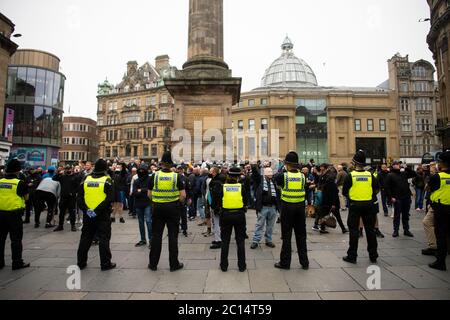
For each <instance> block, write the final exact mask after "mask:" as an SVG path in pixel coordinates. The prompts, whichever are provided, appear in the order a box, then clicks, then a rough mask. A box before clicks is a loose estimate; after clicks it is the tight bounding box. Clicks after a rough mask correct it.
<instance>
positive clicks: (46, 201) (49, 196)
mask: <svg viewBox="0 0 450 320" xmlns="http://www.w3.org/2000/svg"><path fill="white" fill-rule="evenodd" d="M35 200H36V201H35V205H34V222H35V223H37V224H39V221H40V218H41V212H42V211H43V210H44V208H45V205H47V223H51V222H52V220H53V213H54V210H55V207H56V197H55V195H54V194H53V193H51V192H46V191H41V190H37V191H36V194H35Z"/></svg>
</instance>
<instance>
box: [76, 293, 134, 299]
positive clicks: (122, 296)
mask: <svg viewBox="0 0 450 320" xmlns="http://www.w3.org/2000/svg"><path fill="white" fill-rule="evenodd" d="M130 297H131V293H116V292H89V293H88V294H87V295H86V296H84V297H83V300H104V301H109V300H128V299H129V298H130Z"/></svg>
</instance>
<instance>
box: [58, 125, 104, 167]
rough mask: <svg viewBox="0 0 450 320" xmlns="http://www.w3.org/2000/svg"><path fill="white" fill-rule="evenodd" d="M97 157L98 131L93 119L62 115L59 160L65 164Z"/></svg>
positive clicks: (92, 159) (92, 160) (94, 159)
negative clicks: (61, 143)
mask: <svg viewBox="0 0 450 320" xmlns="http://www.w3.org/2000/svg"><path fill="white" fill-rule="evenodd" d="M97 159H98V132H97V122H96V121H95V120H92V119H89V118H83V117H64V120H63V146H62V148H61V150H60V152H59V160H60V161H61V162H64V163H65V164H71V163H77V162H78V161H91V162H95V161H96V160H97Z"/></svg>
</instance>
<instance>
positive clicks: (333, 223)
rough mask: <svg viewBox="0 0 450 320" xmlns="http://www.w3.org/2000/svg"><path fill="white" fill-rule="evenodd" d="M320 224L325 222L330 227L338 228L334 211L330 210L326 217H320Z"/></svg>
mask: <svg viewBox="0 0 450 320" xmlns="http://www.w3.org/2000/svg"><path fill="white" fill-rule="evenodd" d="M319 224H324V225H326V226H327V227H329V228H332V229H336V227H337V221H336V217H335V216H334V214H333V212H331V211H330V213H329V214H327V215H326V216H325V217H323V218H322V219H320V220H319Z"/></svg>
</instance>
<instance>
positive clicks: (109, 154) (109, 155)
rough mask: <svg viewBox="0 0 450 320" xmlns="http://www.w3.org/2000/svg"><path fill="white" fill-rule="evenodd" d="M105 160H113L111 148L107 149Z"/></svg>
mask: <svg viewBox="0 0 450 320" xmlns="http://www.w3.org/2000/svg"><path fill="white" fill-rule="evenodd" d="M105 158H111V148H110V147H106V148H105Z"/></svg>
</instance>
